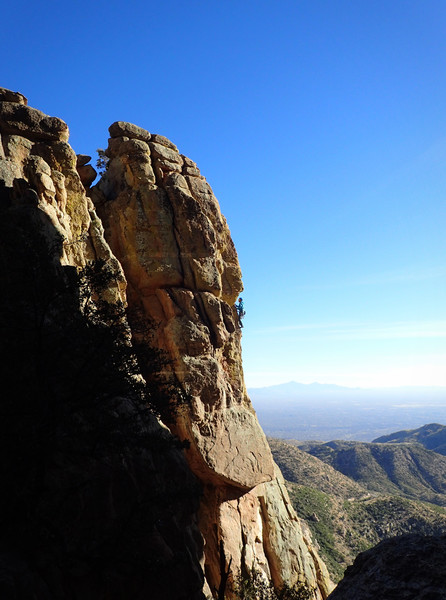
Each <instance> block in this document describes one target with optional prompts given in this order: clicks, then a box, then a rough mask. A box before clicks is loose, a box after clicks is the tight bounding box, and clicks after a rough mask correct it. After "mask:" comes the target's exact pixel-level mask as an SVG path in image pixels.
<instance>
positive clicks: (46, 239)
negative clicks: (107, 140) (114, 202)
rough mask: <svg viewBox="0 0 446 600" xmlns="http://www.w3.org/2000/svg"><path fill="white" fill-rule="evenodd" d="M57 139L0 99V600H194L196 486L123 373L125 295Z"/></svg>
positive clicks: (15, 98)
mask: <svg viewBox="0 0 446 600" xmlns="http://www.w3.org/2000/svg"><path fill="white" fill-rule="evenodd" d="M67 139H68V128H67V126H66V124H65V123H64V122H63V121H61V120H60V119H57V118H54V117H48V116H46V115H44V114H43V113H41V112H40V111H37V110H35V109H33V108H30V107H28V106H27V101H26V99H25V98H24V96H22V95H21V94H18V93H14V92H10V91H9V90H5V89H2V88H1V89H0V278H1V281H2V293H1V296H0V354H1V356H2V361H1V363H0V379H1V381H2V394H1V401H0V403H1V413H2V419H1V422H0V456H1V459H0V477H1V481H2V489H3V494H2V497H1V499H0V520H1V536H0V590H1V592H0V596H1V597H2V598H5V599H6V598H34V599H35V600H53V599H54V598H59V599H61V600H65V599H66V600H68V599H70V600H81V599H82V600H84V599H85V598H92V599H94V600H104V599H105V598H107V600H122V599H123V598H130V597H131V598H135V599H139V600H142V599H146V598H149V597H150V598H154V599H156V600H161V599H171V600H190V599H194V600H202V599H203V598H204V596H203V592H202V588H203V573H202V568H201V565H200V558H201V554H202V539H201V534H200V532H199V530H198V527H197V519H196V513H197V509H198V497H199V488H198V484H197V481H196V478H195V477H194V476H193V475H192V474H191V472H190V469H189V467H188V465H187V463H186V461H185V459H184V456H183V452H182V450H181V449H180V448H178V447H177V443H176V441H175V440H174V439H173V437H172V435H171V434H170V433H169V432H168V430H167V429H166V428H165V427H164V426H163V425H162V424H161V423H160V422H159V421H158V420H157V419H156V418H155V417H154V416H153V415H152V414H148V413H147V411H145V412H144V411H142V410H141V406H140V405H138V403H137V393H136V390H137V384H138V381H140V376H138V374H137V373H134V374H133V375H131V374H130V373H129V372H126V368H125V367H124V368H123V365H126V364H127V365H129V366H131V364H132V362H131V357H130V358H129V353H128V350H129V346H128V342H127V338H128V335H127V331H128V327H126V324H125V320H124V319H123V317H122V316H120V315H121V313H120V312H119V311H120V310H121V309H122V307H123V306H124V303H125V288H126V282H125V278H124V276H123V272H122V269H121V266H120V264H119V262H118V261H117V259H116V258H115V257H114V255H113V254H112V252H111V250H110V247H109V245H108V243H107V242H106V241H105V239H104V236H103V227H102V224H101V222H100V220H99V219H98V217H97V215H96V211H95V209H94V206H93V204H92V202H91V200H90V199H89V198H88V197H87V195H86V192H85V187H84V185H83V181H84V183H85V185H88V183H89V182H91V180H92V174H93V173H92V172H93V168H92V167H91V166H90V167H89V168H88V170H87V169H86V166H87V163H88V162H89V157H80V158H77V157H76V154H75V152H74V151H73V149H72V148H71V147H70V146H69V144H68V143H67ZM82 169H83V170H84V173H83V174H82ZM86 170H87V176H86V177H84V175H85V171H86ZM78 171H81V175H79V172H78ZM87 263H93V264H96V265H100V271H99V272H98V273H96V275H99V276H100V278H102V280H103V281H105V282H106V283H105V284H102V287H101V288H100V292H101V293H100V295H99V292H98V289H99V288H98V289H97V288H96V287H93V283H94V281H93V279H85V277H84V279H83V280H79V279H78V276H77V272H79V271H81V272H82V270H83V268H84V267H85V265H86V264H87ZM103 301H106V304H103ZM101 307H102V309H101ZM104 309H106V312H104V313H101V310H104ZM102 315H103V316H102ZM110 332H111V333H112V334H113V332H116V333H117V334H118V335H119V336H120V341H119V340H118V339H115V340H113V337H112V335H109V333H110ZM114 355H115V357H114V358H113V356H114Z"/></svg>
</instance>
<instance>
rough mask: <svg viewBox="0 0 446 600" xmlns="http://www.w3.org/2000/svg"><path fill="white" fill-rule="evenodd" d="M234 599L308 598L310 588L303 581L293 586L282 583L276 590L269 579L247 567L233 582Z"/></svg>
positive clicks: (294, 599) (297, 599)
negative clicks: (245, 571)
mask: <svg viewBox="0 0 446 600" xmlns="http://www.w3.org/2000/svg"><path fill="white" fill-rule="evenodd" d="M234 587H235V589H234V592H235V598H236V600H310V598H311V597H312V595H313V592H312V590H310V588H309V587H308V586H307V585H305V584H304V583H296V584H295V585H294V586H291V587H290V586H289V585H287V584H284V585H283V587H282V588H281V589H280V590H276V589H275V588H274V586H273V584H272V582H271V581H266V580H265V577H264V575H262V574H261V573H260V572H259V571H257V570H256V569H254V568H253V569H249V570H248V572H247V573H246V574H240V575H239V576H238V578H237V580H236V582H235V586H234Z"/></svg>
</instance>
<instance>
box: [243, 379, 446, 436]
mask: <svg viewBox="0 0 446 600" xmlns="http://www.w3.org/2000/svg"><path fill="white" fill-rule="evenodd" d="M248 393H249V395H250V397H251V400H252V403H253V406H254V408H255V410H256V412H257V416H258V418H259V421H260V424H261V426H262V428H263V429H264V431H265V433H266V434H267V435H269V436H271V437H274V438H283V439H298V440H320V441H328V440H333V439H343V440H360V441H366V442H370V441H371V440H373V439H375V438H377V437H380V436H382V435H386V434H389V433H391V432H394V431H397V430H402V429H413V428H416V427H419V426H420V425H422V424H423V423H431V422H438V423H441V422H446V388H435V387H432V388H426V387H416V388H391V389H384V388H383V389H363V388H349V387H342V386H338V385H328V384H319V383H312V384H309V385H306V384H302V383H296V382H294V381H291V382H288V383H284V384H281V385H274V386H270V387H264V388H250V389H248Z"/></svg>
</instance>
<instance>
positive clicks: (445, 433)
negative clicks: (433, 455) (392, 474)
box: [373, 423, 446, 455]
mask: <svg viewBox="0 0 446 600" xmlns="http://www.w3.org/2000/svg"><path fill="white" fill-rule="evenodd" d="M373 442H376V443H377V444H383V443H387V444H401V443H404V442H411V443H418V444H421V445H422V446H424V447H425V448H427V449H428V450H433V451H434V452H438V453H439V454H443V455H446V426H444V425H439V424H438V423H430V424H429V425H423V426H422V427H419V428H418V429H410V430H407V429H404V430H403V431H397V432H396V433H390V434H389V435H382V436H381V437H379V438H376V440H373Z"/></svg>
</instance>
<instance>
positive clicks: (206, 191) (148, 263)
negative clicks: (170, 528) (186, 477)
mask: <svg viewBox="0 0 446 600" xmlns="http://www.w3.org/2000/svg"><path fill="white" fill-rule="evenodd" d="M110 135H111V137H110V140H109V145H108V148H107V150H106V155H107V156H108V157H109V163H108V166H107V169H106V171H105V173H104V175H103V177H102V178H101V180H100V182H99V183H98V185H97V186H96V187H95V188H93V190H92V193H91V197H92V199H93V201H94V204H95V206H96V208H97V210H98V214H99V215H100V217H101V220H102V222H103V224H104V227H105V235H106V238H107V241H108V242H109V244H110V246H111V248H112V250H113V252H114V254H115V255H116V257H117V258H118V259H119V261H120V263H121V265H122V267H123V270H124V273H125V276H126V278H127V282H128V288H127V298H128V302H129V305H130V307H131V308H132V309H134V310H138V311H142V312H143V313H144V314H145V315H147V316H148V317H150V318H151V319H153V321H154V322H155V323H156V336H155V339H154V340H153V342H152V343H153V344H154V345H156V346H157V347H158V348H161V349H163V350H164V351H166V352H168V354H169V356H170V357H171V360H172V364H173V371H174V373H175V376H176V378H177V379H178V381H179V382H180V383H181V385H182V387H183V389H184V391H185V393H186V394H187V395H188V396H189V398H190V401H189V403H188V404H187V405H185V406H183V407H182V408H181V410H179V411H178V412H177V415H176V418H175V420H174V421H173V422H171V423H169V426H170V428H171V430H172V431H173V432H174V433H175V434H176V435H178V436H179V437H180V439H187V440H189V442H190V448H189V450H187V458H188V461H189V464H190V466H191V469H192V470H193V472H194V473H195V474H196V475H197V476H198V477H199V478H200V480H201V481H202V483H203V489H204V494H203V499H202V503H201V510H200V529H201V531H202V534H203V536H204V540H205V560H204V567H205V573H206V579H207V588H206V590H207V593H208V594H212V595H213V597H217V594H218V593H220V596H219V597H221V594H222V586H223V585H224V581H225V579H226V576H227V575H228V573H229V583H228V586H227V589H226V597H228V598H229V597H230V595H231V594H230V581H231V579H234V578H235V577H236V576H237V573H239V572H240V571H242V572H246V571H247V570H249V569H252V568H255V569H256V570H258V571H260V572H262V573H264V576H265V578H268V579H272V580H273V582H274V584H275V585H276V586H277V587H281V586H282V585H283V584H284V583H287V584H289V585H293V584H295V583H296V582H297V581H304V582H306V583H307V584H308V585H309V586H310V587H312V588H314V590H315V591H314V598H326V597H327V595H328V591H329V585H330V584H329V579H328V575H327V572H326V569H325V566H324V565H323V564H322V563H321V561H320V560H319V558H318V557H317V553H316V552H315V550H314V549H313V548H312V546H311V542H310V541H309V539H308V537H305V536H304V534H303V533H302V529H301V525H300V523H299V521H298V519H297V517H296V515H295V513H294V511H293V509H292V507H291V504H290V502H289V499H288V495H287V492H286V490H285V488H284V486H283V482H282V480H281V476H280V474H279V473H278V472H277V471H276V468H275V466H274V463H273V460H272V456H271V452H270V450H269V447H268V444H267V442H266V439H265V436H264V434H263V431H262V430H261V428H260V426H259V424H258V421H257V418H256V415H255V413H254V410H253V408H252V406H251V403H250V401H249V398H248V396H247V393H246V388H245V384H244V380H243V371H242V359H241V331H240V328H239V326H238V321H237V317H236V311H235V307H234V304H235V301H236V299H237V297H238V295H239V294H240V292H241V290H242V282H241V272H240V268H239V264H238V259H237V255H236V251H235V248H234V245H233V243H232V240H231V237H230V232H229V229H228V226H227V223H226V221H225V219H224V217H223V216H222V215H221V212H220V208H219V205H218V202H217V200H216V198H215V196H214V195H213V192H212V189H211V188H210V186H209V184H208V183H207V182H206V180H205V179H204V177H203V176H202V175H201V174H200V171H199V169H198V167H197V165H196V164H195V163H194V162H193V161H192V160H190V159H189V158H187V157H186V156H184V155H182V154H180V152H179V151H178V149H177V148H176V146H175V145H174V144H173V143H172V142H170V141H169V140H167V139H166V138H164V137H162V136H160V135H155V134H150V133H149V132H148V131H146V130H144V129H142V128H140V127H137V126H135V125H132V124H130V123H124V122H116V123H114V124H113V125H112V126H111V127H110ZM222 582H223V583H222ZM219 590H220V592H219Z"/></svg>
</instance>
